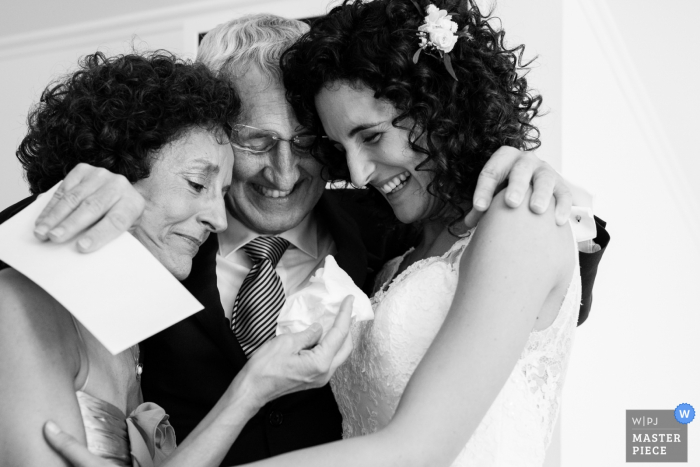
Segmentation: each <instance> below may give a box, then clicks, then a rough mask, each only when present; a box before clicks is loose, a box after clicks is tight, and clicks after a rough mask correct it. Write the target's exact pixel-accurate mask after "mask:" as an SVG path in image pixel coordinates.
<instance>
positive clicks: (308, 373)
mask: <svg viewBox="0 0 700 467" xmlns="http://www.w3.org/2000/svg"><path fill="white" fill-rule="evenodd" d="M353 300H354V299H353V297H352V296H348V297H345V299H344V300H343V302H342V303H341V305H340V311H339V312H338V315H337V316H336V318H335V322H334V323H333V327H332V328H331V329H330V330H329V331H328V333H327V334H326V336H325V337H324V338H323V340H321V342H318V341H319V339H320V337H321V334H322V329H321V325H320V324H318V323H315V324H314V325H312V326H310V327H309V328H308V329H306V330H305V331H302V332H297V333H293V334H283V335H281V336H277V337H275V338H274V339H272V340H270V341H268V342H266V343H265V344H264V345H263V346H262V347H260V348H259V349H258V350H257V351H256V352H255V353H254V354H253V356H252V357H251V358H250V360H248V363H246V365H245V366H244V367H243V369H242V370H241V373H240V374H241V375H242V377H244V378H247V379H249V384H250V385H251V386H252V388H254V393H255V394H256V397H259V400H258V404H259V405H260V406H262V405H264V404H266V403H267V402H269V401H271V400H273V399H277V398H278V397H280V396H283V395H285V394H290V393H292V392H297V391H302V390H305V389H311V388H318V387H321V386H324V385H325V384H326V383H328V381H329V380H330V378H331V376H332V375H333V373H334V372H335V370H336V369H337V368H338V366H340V364H341V363H343V362H344V361H345V359H346V358H348V356H349V355H350V352H351V351H352V339H351V337H350V318H351V314H352V303H353ZM317 343H318V345H316V344H317Z"/></svg>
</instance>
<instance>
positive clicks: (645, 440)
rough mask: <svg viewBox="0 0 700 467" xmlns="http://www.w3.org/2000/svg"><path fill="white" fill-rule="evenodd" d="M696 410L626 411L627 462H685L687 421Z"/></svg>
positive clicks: (688, 408) (689, 408)
mask: <svg viewBox="0 0 700 467" xmlns="http://www.w3.org/2000/svg"><path fill="white" fill-rule="evenodd" d="M693 418H695V410H694V409H693V407H692V406H690V405H688V404H681V405H679V406H678V407H677V408H676V410H675V411H674V410H628V411H627V462H688V423H690V422H691V421H692V420H693Z"/></svg>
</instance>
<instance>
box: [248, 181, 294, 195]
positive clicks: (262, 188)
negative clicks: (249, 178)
mask: <svg viewBox="0 0 700 467" xmlns="http://www.w3.org/2000/svg"><path fill="white" fill-rule="evenodd" d="M300 183H301V182H298V183H296V184H294V187H293V188H292V189H291V190H287V191H283V190H277V189H274V188H268V187H265V186H262V185H258V184H257V183H251V185H252V186H253V189H254V190H255V191H257V192H258V193H259V194H261V195H262V196H264V197H265V198H273V199H276V198H288V197H289V195H291V194H292V193H294V192H295V191H296V189H297V186H299V184H300Z"/></svg>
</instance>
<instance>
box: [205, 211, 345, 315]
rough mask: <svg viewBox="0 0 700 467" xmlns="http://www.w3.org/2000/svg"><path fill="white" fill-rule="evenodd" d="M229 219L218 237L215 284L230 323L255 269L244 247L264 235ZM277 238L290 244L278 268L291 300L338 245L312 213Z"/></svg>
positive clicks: (231, 217) (228, 214)
mask: <svg viewBox="0 0 700 467" xmlns="http://www.w3.org/2000/svg"><path fill="white" fill-rule="evenodd" d="M226 217H227V220H228V228H227V229H226V231H225V232H222V233H220V234H218V239H219V251H218V253H217V255H216V284H217V287H218V289H219V295H220V296H221V306H222V307H223V308H224V314H225V315H226V318H228V319H229V321H230V320H231V314H232V313H233V304H234V302H235V301H236V295H238V290H239V289H240V287H241V285H242V284H243V280H244V279H245V278H246V276H247V275H248V272H250V269H251V268H252V267H253V263H252V262H251V261H250V258H248V255H247V254H246V252H245V250H243V248H242V247H243V246H244V245H245V244H247V243H248V242H250V241H251V240H253V239H254V238H256V237H259V236H260V235H261V234H259V233H257V232H254V231H252V230H251V229H249V228H248V227H246V226H245V225H243V224H242V223H241V222H239V221H238V220H236V219H235V218H234V217H233V216H231V214H230V213H227V214H226ZM277 236H278V237H282V238H284V239H285V240H288V241H289V243H290V245H289V247H288V248H287V251H285V252H284V254H283V255H282V258H281V259H280V261H279V263H277V268H276V269H275V271H276V272H277V274H278V275H279V276H280V279H281V280H282V286H283V287H284V294H285V296H287V297H288V296H289V295H290V294H293V293H294V292H296V291H297V290H299V289H301V288H303V287H305V286H306V285H307V284H308V283H309V279H310V278H311V276H313V274H314V272H316V269H318V267H319V266H320V265H321V263H322V262H323V260H324V258H325V257H326V256H327V255H329V254H334V253H335V243H334V242H333V238H331V235H330V233H329V232H328V231H327V230H326V229H325V228H323V226H322V225H321V224H320V223H319V222H317V220H316V217H315V216H314V213H313V212H312V213H311V214H309V215H308V216H306V218H305V219H304V220H303V221H301V222H300V223H299V225H297V226H296V227H294V228H293V229H290V230H288V231H286V232H283V233H281V234H279V235H277Z"/></svg>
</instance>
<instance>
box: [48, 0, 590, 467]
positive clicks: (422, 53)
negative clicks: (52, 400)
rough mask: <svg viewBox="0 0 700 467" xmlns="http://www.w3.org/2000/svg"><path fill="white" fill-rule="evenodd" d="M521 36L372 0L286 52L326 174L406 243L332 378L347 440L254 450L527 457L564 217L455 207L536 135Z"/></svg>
mask: <svg viewBox="0 0 700 467" xmlns="http://www.w3.org/2000/svg"><path fill="white" fill-rule="evenodd" d="M522 50H523V48H522V46H520V47H515V48H507V47H506V46H505V45H504V34H503V32H502V31H497V30H494V29H493V28H492V26H491V25H490V24H489V22H488V17H484V16H483V15H482V14H481V12H480V11H479V9H478V7H477V6H476V4H475V2H474V1H472V0H462V1H458V0H445V1H437V0H436V1H435V4H430V3H428V2H427V1H425V0H375V1H372V2H366V3H365V2H359V1H357V2H354V3H350V2H348V1H346V2H344V3H343V4H342V5H341V6H339V7H337V8H335V9H334V10H332V11H331V13H330V14H328V15H327V16H325V17H322V18H320V19H318V20H317V21H316V22H314V23H313V25H312V27H311V30H310V32H309V33H307V34H306V35H304V36H303V37H302V38H301V39H300V40H299V42H297V43H296V44H295V45H294V46H292V48H291V49H290V50H289V51H288V52H287V53H286V54H285V56H284V57H283V71H284V76H285V87H286V88H287V90H288V96H289V98H290V100H291V102H292V103H293V105H294V107H295V111H296V114H297V116H298V117H299V121H300V122H301V123H302V125H304V126H306V127H308V128H316V129H317V130H318V131H319V133H320V134H323V135H324V136H325V137H326V140H327V142H328V143H329V144H328V145H327V147H323V148H316V150H317V152H318V156H319V157H323V159H324V161H325V163H326V164H327V166H328V168H329V173H330V174H331V175H332V176H334V177H335V178H336V179H344V180H348V179H349V180H351V181H352V182H353V184H355V185H356V186H367V185H369V186H371V187H372V188H371V189H374V190H375V191H376V192H377V194H378V195H379V196H382V197H384V198H385V199H386V201H387V202H388V203H389V204H390V205H391V207H392V209H393V212H394V214H395V216H396V218H397V219H398V220H399V221H400V222H403V223H410V224H414V225H415V226H416V227H417V228H418V229H419V230H420V232H421V242H420V243H419V244H418V246H417V247H416V248H415V249H411V250H409V251H408V252H406V254H404V255H403V256H401V257H399V258H396V259H394V260H393V261H390V262H389V263H388V264H387V265H386V266H385V267H384V269H383V270H382V271H381V273H380V275H379V278H378V280H377V284H376V285H377V287H376V293H375V295H374V298H373V304H374V311H375V320H374V321H373V322H368V323H358V324H357V325H355V326H354V328H353V329H352V335H353V341H354V344H355V350H354V351H353V354H352V355H351V356H350V358H349V360H348V361H347V362H346V363H345V364H344V365H342V366H341V367H340V368H339V370H338V371H337V372H336V374H335V376H334V377H333V380H332V384H333V388H334V391H335V394H336V398H337V400H338V403H339V405H340V407H341V411H342V414H343V418H344V421H343V428H344V435H345V436H344V437H345V438H347V439H344V440H343V441H339V442H335V443H330V444H327V445H323V446H318V447H314V448H309V449H305V450H301V451H297V452H293V453H289V454H285V455H283V456H279V457H276V458H272V459H267V460H265V461H261V462H258V463H255V464H254V465H260V466H278V465H280V466H281V465H285V466H289V465H300V466H301V465H303V466H326V465H334V466H357V465H362V466H413V465H415V466H427V465H429V466H441V465H442V466H448V465H453V466H466V465H477V466H511V465H518V466H541V465H542V463H543V461H544V458H545V452H546V449H547V447H548V445H549V442H550V439H551V434H552V429H553V426H554V422H555V421H556V418H557V416H558V413H559V409H560V400H561V391H562V385H563V382H564V376H565V373H566V366H567V362H568V358H569V354H570V351H571V345H572V340H573V334H574V329H575V327H576V319H577V311H578V305H579V302H580V277H579V272H578V261H577V251H576V246H575V241H574V238H573V235H572V231H571V229H570V227H568V226H562V227H558V226H557V225H556V223H555V221H554V212H553V208H550V209H549V211H548V212H547V213H546V214H545V215H542V216H538V215H535V214H532V213H531V212H530V211H529V209H528V208H527V206H525V207H523V206H521V207H520V208H517V209H511V208H507V207H506V205H505V202H504V199H503V194H500V195H498V196H497V197H496V198H495V200H494V204H493V205H492V206H491V208H490V209H489V211H488V212H487V213H486V215H485V216H484V217H483V218H482V220H481V221H480V223H479V226H478V228H475V229H472V230H466V229H465V228H463V227H462V224H461V223H460V222H459V219H461V218H462V217H463V214H464V213H465V212H467V211H468V210H469V209H470V199H471V197H472V195H473V191H474V187H475V185H476V181H477V177H478V174H479V172H480V170H481V168H482V167H483V166H484V164H485V163H486V161H487V159H488V157H489V155H490V154H491V153H492V152H493V151H494V150H495V149H497V148H498V147H500V146H502V145H510V146H515V147H518V148H534V147H537V146H538V145H539V139H538V132H537V130H536V128H535V127H534V126H533V125H532V124H531V121H532V119H533V117H534V116H536V114H537V109H538V106H539V104H540V100H541V99H540V97H539V96H535V95H533V94H532V93H531V92H530V90H529V89H528V87H527V82H526V80H525V78H524V76H523V73H522V71H523V70H522V68H521V66H520V54H521V53H522ZM49 441H50V442H52V443H54V445H55V444H56V443H61V442H65V438H60V437H56V438H49ZM58 447H59V449H60V446H58ZM64 453H65V452H64ZM81 453H82V451H81ZM71 459H72V460H73V461H74V462H76V463H77V462H79V461H80V462H85V463H84V464H82V463H78V464H76V465H94V464H89V463H88V461H87V460H85V461H81V459H80V458H79V457H77V456H76V457H72V458H71Z"/></svg>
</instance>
